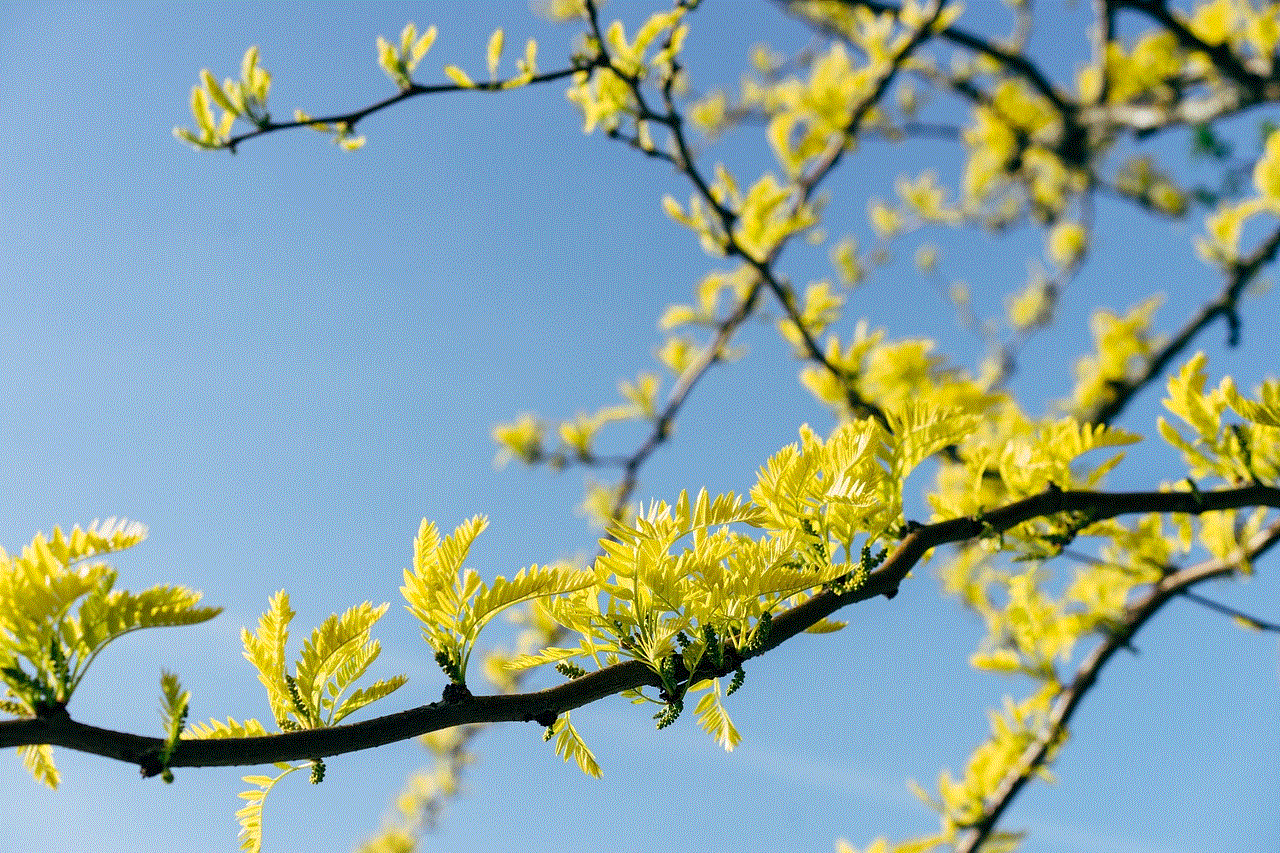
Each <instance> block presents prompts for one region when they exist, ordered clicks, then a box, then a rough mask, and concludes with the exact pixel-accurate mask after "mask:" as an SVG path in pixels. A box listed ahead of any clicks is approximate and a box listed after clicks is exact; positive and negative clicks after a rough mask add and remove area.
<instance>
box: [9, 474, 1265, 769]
mask: <svg viewBox="0 0 1280 853" xmlns="http://www.w3.org/2000/svg"><path fill="white" fill-rule="evenodd" d="M1254 506H1267V507H1276V508H1280V488H1276V487H1272V486H1261V485H1251V486H1245V487H1242V488H1235V489H1223V490H1219V491H1210V492H1198V493H1196V492H1092V491H1062V490H1059V489H1056V488H1051V489H1048V490H1046V491H1044V492H1041V493H1040V494H1037V495H1033V496H1031V497H1028V498H1024V499H1023V500H1020V501H1017V502H1015V503H1012V504H1009V505H1008V506H1004V507H1001V508H999V509H995V510H992V511H991V512H989V513H985V514H984V515H983V516H982V517H981V518H967V517H966V518H954V519H949V520H947V521H940V522H937V523H934V524H929V525H917V526H915V527H914V528H913V529H912V531H911V532H910V533H909V534H908V535H907V536H906V537H905V538H904V539H903V540H902V541H901V542H900V543H899V544H898V546H897V547H896V548H895V549H894V550H893V552H892V553H891V554H890V556H889V557H888V559H886V560H885V562H884V563H883V564H882V565H881V566H880V567H879V568H878V569H876V570H875V571H873V572H871V574H870V575H869V576H868V578H867V580H866V582H865V583H863V584H862V585H861V586H858V587H856V588H853V589H849V590H845V591H842V592H837V591H835V590H834V589H823V590H821V591H819V592H818V593H816V594H815V595H814V596H813V597H811V598H809V599H808V600H807V601H805V602H803V603H801V604H799V605H796V606H795V607H792V608H790V609H788V610H786V611H784V612H782V613H781V614H779V615H778V616H777V617H775V618H774V619H773V626H772V630H771V631H770V634H769V637H768V640H767V642H765V643H764V644H763V645H762V646H761V647H760V648H759V649H757V650H755V651H753V652H752V653H751V654H749V655H743V656H739V658H738V662H741V660H745V659H748V658H750V657H755V656H757V655H759V654H763V653H764V652H766V651H769V650H771V649H774V648H777V647H778V646H779V645H781V644H782V643H784V642H786V641H787V640H788V639H791V638H792V637H794V636H795V635H797V634H799V633H802V632H804V631H805V630H807V629H809V628H811V627H813V626H814V625H815V624H817V623H818V622H820V621H822V620H823V619H825V618H827V617H828V616H830V615H831V614H833V613H835V612H836V611H838V610H840V609H841V608H843V607H846V606H848V605H850V604H853V603H855V602H858V601H865V600H867V599H870V598H874V597H877V596H880V595H883V596H885V597H888V598H892V597H893V596H894V595H896V594H897V591H898V586H899V585H900V584H901V583H902V581H903V580H904V579H905V578H906V576H907V574H908V573H909V572H910V571H911V570H912V568H914V567H915V566H916V565H917V564H918V563H919V561H920V559H921V558H922V557H923V556H924V555H925V553H926V552H928V551H929V550H931V549H933V548H936V547H937V546H939V545H944V544H947V543H952V542H962V541H965V540H969V539H974V538H977V537H980V536H984V535H991V534H993V533H1000V532H1003V531H1006V530H1009V529H1010V528H1013V527H1015V526H1017V525H1019V524H1021V523H1023V522H1025V521H1030V520H1031V519H1034V518H1041V517H1047V516H1052V515H1056V514H1059V513H1063V512H1077V513H1087V514H1089V516H1090V517H1091V518H1093V519H1094V520H1103V519H1107V518H1114V517H1116V516H1119V515H1127V514H1133V513H1149V512H1158V513H1185V514H1189V515H1198V514H1200V513H1204V512H1212V511H1217V510H1226V509H1239V508H1242V507H1254ZM1166 584H1167V581H1165V582H1162V585H1157V587H1156V590H1157V591H1158V590H1162V589H1164V588H1165V585H1166ZM731 669H732V666H728V668H726V669H725V673H727V672H728V671H730V670H731ZM712 674H717V673H702V672H699V673H698V676H699V677H705V676H708V675H712ZM719 674H724V673H719ZM645 686H660V681H659V679H658V678H657V676H656V675H655V674H654V673H653V671H652V670H650V669H649V668H648V667H647V666H646V665H645V664H643V663H640V662H638V661H626V662H623V663H618V664H615V665H613V666H609V667H606V668H604V669H601V670H598V671H596V672H592V673H588V674H587V675H584V676H582V677H580V678H577V679H574V680H572V681H569V682H566V683H564V684H561V685H558V686H556V687H551V688H548V689H546V690H540V691H537V692H533V693H524V694H503V695H496V696H465V697H463V698H460V699H457V700H455V701H449V702H445V701H441V702H434V703H432V704H430V705H424V706H422V707H419V708H413V709H410V710H407V711H401V712H399V713H396V714H390V715H388V716H384V717H378V718H376V719H373V720H367V721H364V722H360V723H352V724H349V725H340V726H334V727H331V728H325V729H309V730H305V731H297V732H285V733H282V734H274V735H267V736H262V737H248V738H226V739H213V740H182V741H181V742H180V743H179V745H178V747H177V749H175V750H174V752H173V755H172V757H171V758H170V761H169V766H171V767H209V766H227V765H247V764H265V763H269V762H274V761H300V760H308V759H314V758H323V757H327V756H331V755H340V754H343V753H347V752H355V751H358V750H364V749H370V748H373V747H376V746H384V745H386V744H389V743H394V742H397V741H402V740H407V739H409V738H412V737H416V736H418V735H421V734H426V733H427V732H432V731H438V730H440V729H447V728H453V727H456V726H462V725H466V724H469V723H493V722H513V721H531V720H538V721H540V722H543V721H545V720H546V719H548V718H553V717H554V716H555V715H557V714H560V713H563V712H564V711H569V710H572V709H574V708H578V707H581V706H583V705H587V704H590V703H592V702H595V701H598V700H600V699H603V698H605V697H607V696H611V695H613V694H616V693H621V692H623V691H625V690H633V689H638V688H641V687H645ZM1077 701H1078V700H1077ZM27 744H50V745H52V746H61V747H66V748H68V749H74V750H77V751H80V752H88V753H92V754H95V755H101V756H103V757H106V758H113V759H116V760H119V761H124V762H127V763H130V764H137V765H138V766H139V767H141V768H142V771H143V773H144V774H145V775H151V774H154V773H157V772H159V771H160V769H161V768H160V766H159V763H158V759H157V756H158V755H159V753H160V750H161V749H162V748H163V746H164V743H163V741H162V740H161V739H160V738H153V737H144V736H141V735H135V734H130V733H126V732H117V731H112V730H109V729H103V728H99V727H97V726H91V725H87V724H85V723H80V722H77V721H75V720H73V719H71V718H70V716H68V715H66V714H65V713H62V714H50V715H46V716H42V717H34V718H24V719H17V720H6V721H3V722H0V748H2V747H10V746H22V745H27Z"/></svg>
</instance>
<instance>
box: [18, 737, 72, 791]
mask: <svg viewBox="0 0 1280 853" xmlns="http://www.w3.org/2000/svg"><path fill="white" fill-rule="evenodd" d="M18 755H19V756H21V758H22V766H23V767H24V768H26V771H27V772H28V773H30V774H31V776H32V778H33V779H35V780H36V781H37V782H39V783H40V784H41V785H44V786H45V787H47V788H49V789H51V790H56V789H57V787H58V783H59V782H61V781H62V776H61V774H59V773H58V768H57V767H55V766H54V764H53V747H51V746H49V745H48V744H47V743H42V744H28V745H26V746H20V747H18Z"/></svg>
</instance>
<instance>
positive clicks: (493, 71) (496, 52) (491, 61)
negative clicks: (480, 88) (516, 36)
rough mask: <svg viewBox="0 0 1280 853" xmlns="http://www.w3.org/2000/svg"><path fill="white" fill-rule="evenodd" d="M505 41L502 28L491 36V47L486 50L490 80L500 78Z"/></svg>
mask: <svg viewBox="0 0 1280 853" xmlns="http://www.w3.org/2000/svg"><path fill="white" fill-rule="evenodd" d="M504 40H505V37H504V35H503V32H502V30H501V28H499V29H496V30H494V31H493V35H491V36H489V46H488V48H486V50H485V63H486V64H487V65H488V66H489V77H490V79H496V78H497V76H498V62H499V61H500V60H501V59H502V45H503V42H504Z"/></svg>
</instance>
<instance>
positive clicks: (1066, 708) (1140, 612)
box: [955, 522, 1280, 853]
mask: <svg viewBox="0 0 1280 853" xmlns="http://www.w3.org/2000/svg"><path fill="white" fill-rule="evenodd" d="M1277 542H1280V522H1276V523H1273V524H1272V525H1271V526H1270V527H1268V528H1267V529H1265V530H1262V531H1260V532H1259V533H1258V534H1257V535H1256V536H1255V537H1254V538H1253V541H1251V542H1249V543H1248V544H1247V545H1245V547H1244V553H1243V554H1242V555H1241V558H1240V559H1236V560H1208V561H1206V562H1203V563H1200V564H1199V565H1196V566H1192V567H1190V568H1187V569H1183V570H1181V571H1175V572H1172V573H1170V574H1168V575H1166V576H1165V577H1163V578H1161V580H1160V581H1159V582H1158V583H1156V584H1155V585H1154V586H1153V587H1152V589H1151V590H1150V591H1149V592H1148V593H1147V594H1146V595H1145V596H1143V597H1142V598H1141V599H1139V600H1138V601H1136V602H1134V603H1133V604H1131V605H1130V606H1129V607H1128V608H1127V609H1126V612H1125V616H1124V618H1123V619H1121V620H1120V623H1119V625H1117V626H1116V628H1115V630H1114V631H1112V632H1111V633H1110V634H1109V635H1108V636H1107V638H1106V640H1105V641H1104V642H1103V643H1102V645H1100V646H1098V648H1096V649H1094V651H1093V653H1092V654H1091V655H1089V657H1088V658H1087V659H1086V660H1085V661H1084V663H1082V664H1081V665H1080V668H1079V669H1078V670H1077V671H1076V675H1075V678H1073V679H1072V680H1071V684H1070V685H1069V686H1067V687H1066V689H1064V690H1063V691H1062V692H1061V693H1059V694H1058V697H1057V699H1056V700H1055V702H1054V706H1053V710H1052V711H1051V712H1050V714H1049V726H1048V728H1046V729H1045V730H1044V731H1043V732H1041V733H1040V736H1039V737H1038V738H1036V740H1035V742H1034V743H1032V744H1030V745H1028V746H1027V748H1026V750H1025V751H1024V752H1023V754H1022V756H1021V757H1020V758H1019V759H1018V761H1017V763H1016V765H1015V766H1014V768H1013V769H1012V770H1010V771H1009V773H1008V774H1007V775H1006V776H1005V778H1004V781H1003V782H1002V783H1001V785H1000V787H999V789H998V790H997V791H996V794H995V796H994V797H993V798H992V799H991V801H990V802H989V803H988V804H987V807H986V809H985V810H984V812H983V814H982V817H981V818H979V820H978V821H977V822H976V823H974V825H973V826H972V827H971V828H970V829H969V831H968V832H967V833H966V834H965V836H964V838H963V839H962V840H961V842H960V843H959V844H958V845H957V846H956V848H955V853H977V851H978V850H980V849H981V848H982V845H983V843H984V842H985V841H986V840H987V838H988V837H989V836H990V835H991V833H992V831H993V830H994V829H995V827H996V824H997V823H999V821H1000V817H1001V816H1002V815H1003V814H1004V812H1005V810H1006V809H1008V808H1009V806H1010V805H1011V804H1012V803H1013V800H1014V798H1015V797H1017V795H1018V792H1019V791H1021V790H1022V788H1023V787H1024V786H1025V785H1026V784H1027V783H1028V782H1030V781H1031V778H1032V776H1034V775H1035V773H1036V771H1037V770H1038V769H1039V768H1040V767H1042V766H1043V765H1044V764H1045V763H1047V761H1048V759H1049V758H1050V756H1051V755H1052V753H1053V749H1054V746H1055V745H1056V744H1057V743H1059V742H1060V740H1061V738H1062V736H1063V735H1064V734H1065V732H1066V731H1067V726H1068V724H1069V723H1070V722H1071V717H1072V715H1074V714H1075V711H1076V708H1078V707H1079V706H1080V702H1081V700H1083V699H1084V697H1085V694H1086V693H1088V692H1089V690H1090V689H1091V688H1092V687H1093V686H1094V684H1095V683H1096V682H1097V680H1098V675H1099V673H1101V671H1102V668H1103V667H1104V666H1106V665H1107V662H1108V661H1110V660H1111V658H1112V656H1114V655H1115V653H1116V652H1118V651H1120V650H1121V649H1123V648H1126V647H1129V646H1130V645H1131V643H1132V641H1133V638H1134V636H1135V635H1136V634H1137V633H1138V631H1139V630H1140V629H1141V628H1142V626H1143V625H1145V624H1146V623H1147V622H1148V621H1149V620H1150V619H1151V618H1152V617H1153V616H1155V615H1156V613H1157V612H1159V610H1160V609H1161V608H1162V607H1164V605H1165V604H1167V603H1168V602H1169V601H1170V600H1171V599H1173V598H1175V597H1177V596H1179V595H1185V596H1190V595H1192V593H1190V592H1188V590H1189V588H1190V587H1192V586H1194V585H1196V584H1199V583H1202V582H1203V581H1206V580H1209V579H1211V578H1216V577H1221V576H1223V575H1227V574H1230V573H1232V572H1233V571H1235V570H1236V569H1237V568H1238V567H1239V565H1240V562H1241V560H1242V559H1247V560H1253V559H1256V558H1257V557H1259V556H1261V555H1262V554H1264V553H1266V552H1267V551H1268V550H1270V549H1271V548H1272V547H1273V546H1274V545H1275V544H1276V543H1277Z"/></svg>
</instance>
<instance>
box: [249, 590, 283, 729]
mask: <svg viewBox="0 0 1280 853" xmlns="http://www.w3.org/2000/svg"><path fill="white" fill-rule="evenodd" d="M293 617H294V611H293V610H292V609H291V608H290V607H289V595H288V594H287V593H286V592H285V591H284V590H280V591H279V592H277V593H276V594H275V595H273V596H271V603H270V606H269V607H268V609H267V612H266V613H263V614H262V616H261V617H259V618H258V630H257V632H256V633H253V634H250V633H249V629H248V628H242V629H241V631H240V640H241V642H242V643H243V644H244V656H245V658H246V659H247V660H248V661H249V663H251V664H253V666H254V668H255V669H257V670H258V680H259V681H260V682H262V686H263V687H265V688H267V699H268V700H269V701H270V703H271V714H272V716H273V717H275V719H276V722H277V723H280V722H282V721H284V720H286V719H288V718H289V716H290V715H291V714H292V713H293V711H294V708H293V702H292V700H291V699H290V697H289V691H288V689H287V687H286V685H285V678H284V676H285V668H284V667H285V653H284V647H285V643H287V642H288V641H289V622H290V621H291V620H292V619H293Z"/></svg>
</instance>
